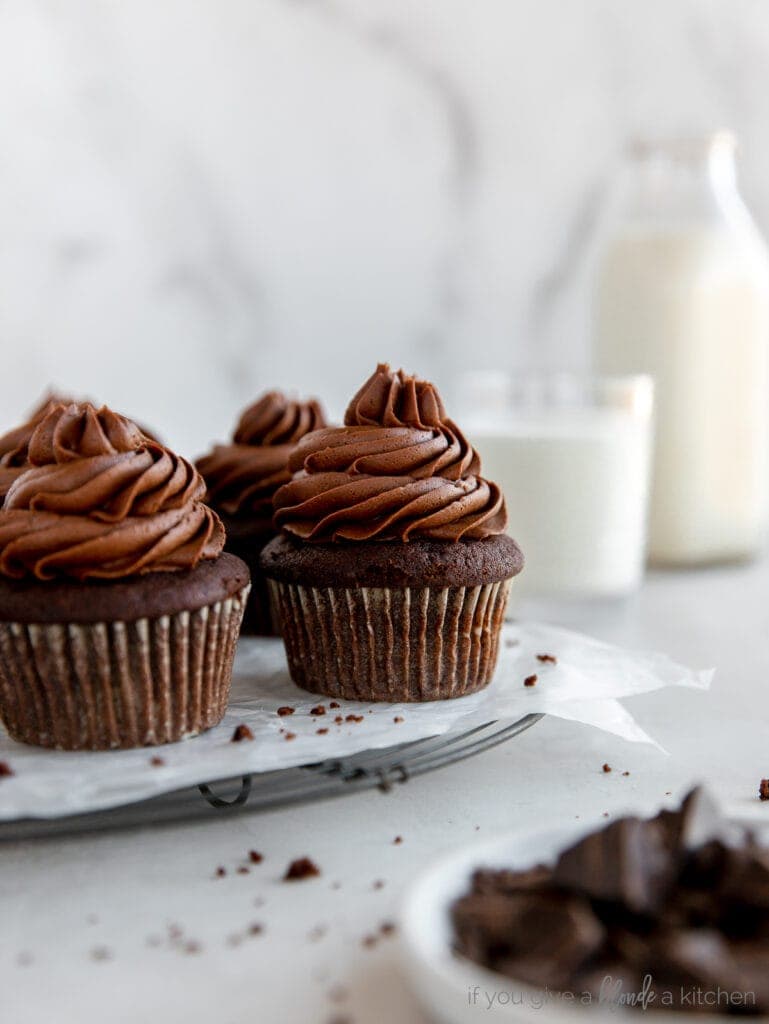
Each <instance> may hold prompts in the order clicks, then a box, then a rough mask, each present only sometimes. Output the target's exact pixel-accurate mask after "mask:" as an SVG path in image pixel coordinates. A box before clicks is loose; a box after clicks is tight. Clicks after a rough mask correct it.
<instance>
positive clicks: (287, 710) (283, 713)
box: [278, 707, 296, 718]
mask: <svg viewBox="0 0 769 1024" xmlns="http://www.w3.org/2000/svg"><path fill="white" fill-rule="evenodd" d="M295 711H296V708H289V707H282V708H278V714H279V715H280V717H281V718H285V717H286V715H293V713H294V712H295Z"/></svg>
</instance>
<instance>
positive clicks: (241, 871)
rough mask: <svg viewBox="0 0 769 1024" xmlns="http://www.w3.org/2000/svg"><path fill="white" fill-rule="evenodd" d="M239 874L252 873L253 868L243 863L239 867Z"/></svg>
mask: <svg viewBox="0 0 769 1024" xmlns="http://www.w3.org/2000/svg"><path fill="white" fill-rule="evenodd" d="M238 874H239V875H250V874H251V869H250V868H247V867H246V865H245V864H241V865H240V867H239V868H238Z"/></svg>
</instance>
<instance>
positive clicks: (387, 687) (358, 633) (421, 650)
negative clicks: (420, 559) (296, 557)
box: [270, 579, 511, 702]
mask: <svg viewBox="0 0 769 1024" xmlns="http://www.w3.org/2000/svg"><path fill="white" fill-rule="evenodd" d="M510 582H511V581H510V580H509V579H508V580H501V581H498V582H496V583H487V584H484V585H482V586H475V587H443V588H430V587H419V588H409V587H403V588H377V587H349V588H346V587H305V586H300V585H298V584H293V583H282V582H278V581H276V580H270V587H271V592H272V599H273V603H274V605H275V607H276V608H277V610H278V613H279V615H280V620H281V623H282V630H283V640H284V642H285V645H286V654H287V656H288V665H289V671H290V672H291V678H292V679H293V680H294V682H295V683H297V684H298V685H299V686H301V687H302V688H303V689H305V690H309V691H311V692H312V693H321V694H324V695H325V696H328V697H343V698H345V699H347V700H377V701H393V702H399V701H425V700H443V699H445V698H449V697H461V696H464V695H465V694H467V693H472V692H474V691H475V690H480V689H482V688H483V687H484V686H486V685H487V684H488V683H489V682H490V681H491V677H492V675H493V673H494V668H495V666H496V662H497V653H498V644H499V633H500V629H501V626H502V620H503V619H504V615H505V606H506V604H507V596H508V593H509V591H510Z"/></svg>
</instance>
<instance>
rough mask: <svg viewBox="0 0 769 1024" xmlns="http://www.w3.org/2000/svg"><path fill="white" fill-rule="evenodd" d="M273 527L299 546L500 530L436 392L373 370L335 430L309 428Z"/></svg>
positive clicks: (495, 492)
mask: <svg viewBox="0 0 769 1024" xmlns="http://www.w3.org/2000/svg"><path fill="white" fill-rule="evenodd" d="M289 467H290V469H291V470H292V471H293V472H294V473H295V476H294V477H293V479H292V480H291V482H290V483H287V484H285V485H284V486H283V487H281V488H280V490H279V491H278V492H277V494H276V495H275V502H274V504H275V525H276V526H279V527H281V528H282V529H284V530H286V531H287V532H289V533H293V534H295V535H296V536H298V537H301V538H302V539H303V540H308V541H326V542H327V541H334V540H351V541H365V540H382V541H387V540H399V541H408V540H411V539H424V538H429V539H432V540H452V541H457V540H462V539H473V540H477V539H482V538H483V537H489V536H492V535H494V534H498V533H502V532H503V531H504V529H505V526H506V525H507V515H506V511H505V502H504V498H503V496H502V493H501V492H500V490H499V488H498V487H497V485H496V484H493V483H489V482H488V481H487V480H484V479H483V477H481V476H480V475H479V474H480V470H481V464H480V458H479V456H478V453H477V451H476V450H475V449H474V448H473V447H472V445H470V444H469V443H468V441H467V440H466V438H465V437H464V435H463V434H462V432H461V431H460V429H459V427H457V425H456V424H455V423H454V422H453V421H452V420H450V419H449V418H448V417H447V415H446V411H445V409H444V406H443V402H442V400H441V397H440V395H439V394H438V391H437V390H436V388H435V387H434V386H433V385H432V384H430V383H429V382H428V381H423V380H419V379H418V378H416V377H412V376H409V375H407V374H405V373H404V372H403V370H399V371H398V372H397V373H393V372H392V371H391V370H390V367H389V366H388V365H387V364H380V365H379V366H378V367H377V369H376V371H375V372H374V374H373V375H372V376H371V377H370V378H369V380H367V381H366V383H365V384H364V385H363V387H362V388H361V389H360V390H359V391H358V393H357V394H356V395H355V397H354V398H353V400H352V401H351V402H350V404H349V406H348V408H347V412H346V414H345V425H344V426H343V427H336V428H333V427H332V428H326V429H322V430H316V431H315V432H314V433H312V434H308V435H307V436H306V437H304V438H303V439H302V440H301V441H300V442H299V444H298V445H297V447H296V449H295V450H294V453H293V454H292V456H291V459H290V461H289Z"/></svg>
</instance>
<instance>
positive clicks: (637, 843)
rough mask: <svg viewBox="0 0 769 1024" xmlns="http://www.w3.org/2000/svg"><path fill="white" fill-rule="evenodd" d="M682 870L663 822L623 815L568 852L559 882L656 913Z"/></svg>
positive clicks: (558, 868)
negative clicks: (661, 824) (675, 858)
mask: <svg viewBox="0 0 769 1024" xmlns="http://www.w3.org/2000/svg"><path fill="white" fill-rule="evenodd" d="M676 872H677V864H676V863H675V862H674V859H673V858H672V857H671V854H670V845H669V837H668V835H667V834H666V832H665V830H664V829H663V828H662V827H661V826H660V825H659V824H658V823H657V822H654V821H639V820H638V819H637V818H621V819H620V820H619V821H616V822H614V823H613V824H611V825H609V826H608V827H607V828H605V829H603V830H602V831H600V832H594V833H593V834H592V835H589V836H587V838H585V839H582V840H581V841H580V842H579V843H577V844H576V845H575V846H572V847H571V848H570V849H568V850H565V851H564V852H563V853H562V854H561V856H560V857H559V859H558V863H557V864H556V866H555V870H554V872H553V881H554V883H555V884H556V885H560V886H563V887H564V888H566V889H573V890H574V891H576V892H579V893H582V894H584V895H585V896H587V897H589V898H590V899H595V900H605V901H607V902H610V903H621V904H623V905H624V906H625V907H627V908H628V909H629V910H631V911H632V912H634V913H639V914H651V913H653V912H654V911H655V910H657V909H658V908H659V907H660V906H661V905H662V903H663V901H664V900H665V897H666V896H667V894H668V892H669V890H670V889H671V887H672V885H673V882H674V880H675V876H676Z"/></svg>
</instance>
